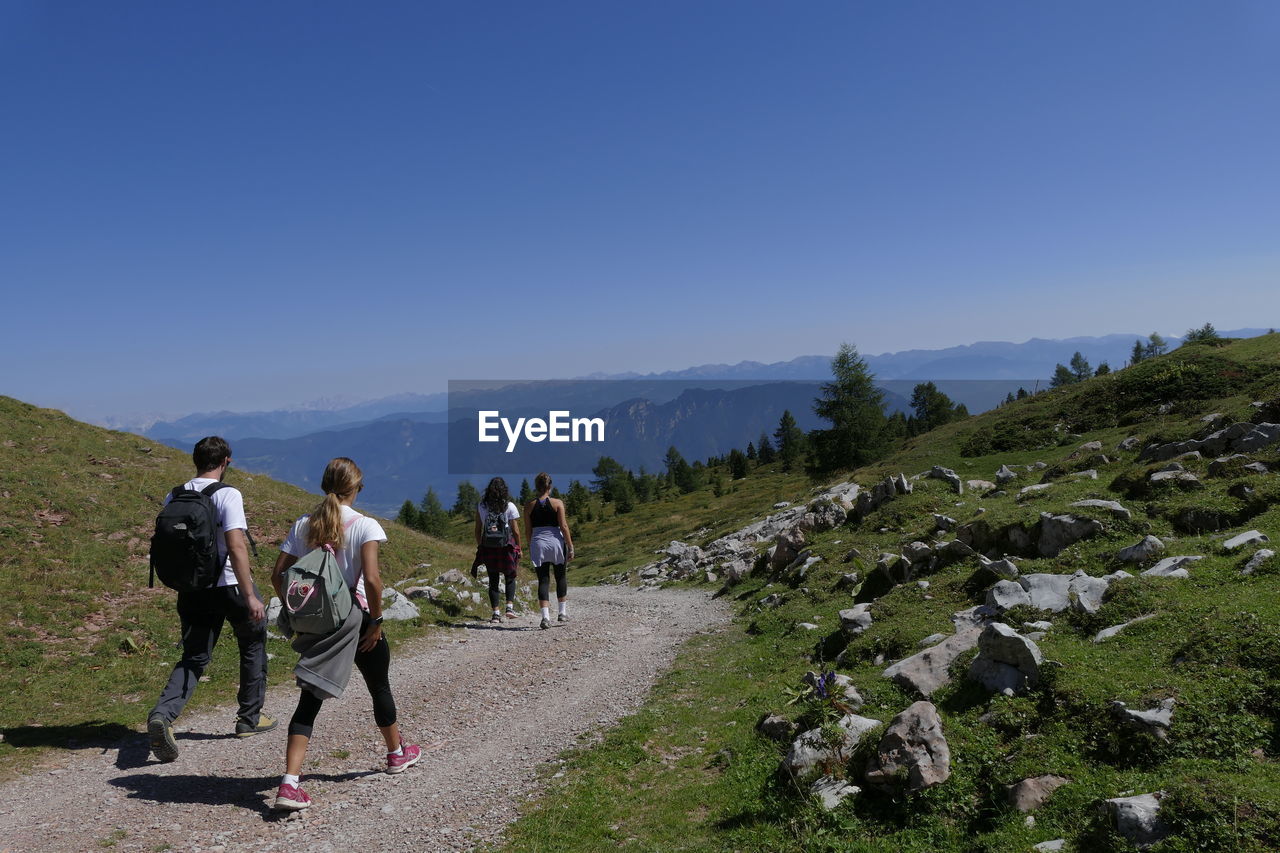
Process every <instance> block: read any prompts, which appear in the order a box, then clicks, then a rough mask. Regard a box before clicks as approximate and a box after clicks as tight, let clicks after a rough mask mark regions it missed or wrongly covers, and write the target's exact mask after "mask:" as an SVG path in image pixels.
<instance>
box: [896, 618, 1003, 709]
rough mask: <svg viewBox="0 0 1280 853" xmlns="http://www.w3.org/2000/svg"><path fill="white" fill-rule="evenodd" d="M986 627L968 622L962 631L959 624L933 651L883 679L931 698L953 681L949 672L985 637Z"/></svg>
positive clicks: (900, 664) (920, 654)
mask: <svg viewBox="0 0 1280 853" xmlns="http://www.w3.org/2000/svg"><path fill="white" fill-rule="evenodd" d="M986 612H988V613H989V612H991V611H989V610H988V611H986ZM984 624H985V622H981V623H978V624H974V623H970V622H965V623H964V624H963V627H962V625H961V624H960V623H959V622H958V623H957V625H956V633H954V634H952V635H951V636H950V637H947V638H946V639H945V640H943V641H942V642H941V643H938V645H936V646H934V647H933V648H929V649H925V650H924V651H922V652H917V653H916V654H914V655H911V656H910V657H906V658H903V659H902V660H900V661H898V662H897V663H894V664H893V665H891V666H890V667H889V668H888V669H886V670H885V671H884V673H883V674H884V677H885V678H888V679H891V680H892V681H893V682H894V683H895V684H897V685H898V686H899V687H901V688H903V689H904V690H909V691H913V692H915V693H918V694H919V695H921V696H925V697H928V696H930V695H932V694H933V691H935V690H937V689H938V688H939V687H942V686H943V685H944V684H947V683H948V682H949V681H950V675H949V673H948V670H949V669H950V668H951V665H952V664H953V663H955V662H956V659H957V658H959V657H960V656H961V655H962V654H964V653H965V652H967V651H969V650H970V649H972V648H973V647H974V646H976V645H977V644H978V636H979V635H980V634H981V633H982V627H983V625H984Z"/></svg>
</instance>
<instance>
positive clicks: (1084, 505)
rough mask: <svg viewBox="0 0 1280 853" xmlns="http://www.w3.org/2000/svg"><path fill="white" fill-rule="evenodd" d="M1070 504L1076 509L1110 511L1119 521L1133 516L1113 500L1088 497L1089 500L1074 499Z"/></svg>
mask: <svg viewBox="0 0 1280 853" xmlns="http://www.w3.org/2000/svg"><path fill="white" fill-rule="evenodd" d="M1071 506H1073V507H1075V508H1077V509H1105V510H1106V511H1107V512H1109V513H1111V515H1112V516H1114V517H1115V518H1118V519H1120V520H1121V521H1128V520H1130V519H1131V518H1133V513H1131V512H1130V511H1129V510H1127V509H1125V508H1124V507H1122V506H1121V505H1120V504H1118V503H1116V502H1115V501H1103V500H1096V499H1089V500H1083V501H1076V502H1075V503H1073V504H1072V505H1071Z"/></svg>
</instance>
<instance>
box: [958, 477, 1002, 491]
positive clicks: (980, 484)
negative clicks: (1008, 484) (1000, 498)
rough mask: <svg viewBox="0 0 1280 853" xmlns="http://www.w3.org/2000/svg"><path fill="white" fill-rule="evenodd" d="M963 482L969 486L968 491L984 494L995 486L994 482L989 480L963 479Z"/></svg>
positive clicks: (994, 488)
mask: <svg viewBox="0 0 1280 853" xmlns="http://www.w3.org/2000/svg"><path fill="white" fill-rule="evenodd" d="M964 484H965V485H966V486H968V487H969V491H971V492H977V493H979V494H986V493H987V492H992V491H995V490H996V488H997V486H996V484H995V483H993V482H991V481H990V480H965V483H964Z"/></svg>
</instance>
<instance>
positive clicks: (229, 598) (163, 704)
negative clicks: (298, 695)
mask: <svg viewBox="0 0 1280 853" xmlns="http://www.w3.org/2000/svg"><path fill="white" fill-rule="evenodd" d="M257 592H258V590H257V587H256V586H255V587H254V594H255V595H256V594H257ZM178 618H179V619H180V620H181V621H182V660H180V661H178V663H177V665H175V666H174V668H173V673H172V674H171V675H170V676H169V683H168V684H166V685H165V686H164V689H163V690H161V691H160V699H159V700H158V701H157V702H156V706H155V708H153V709H152V710H151V714H150V716H151V717H157V716H158V717H161V718H163V719H164V720H165V721H167V722H173V721H174V720H175V719H176V718H177V716H178V714H180V713H182V709H183V708H184V707H186V704H187V700H188V699H190V698H191V694H192V693H194V692H195V689H196V685H197V684H198V683H199V682H200V676H201V675H203V674H204V671H205V669H206V668H207V667H208V666H209V661H210V659H211V658H212V657H213V647H214V646H215V645H216V644H217V642H218V635H219V634H221V633H222V625H223V623H224V622H229V623H231V630H232V631H234V632H235V636H236V643H237V644H239V646H240V691H239V693H237V694H236V699H237V700H238V701H239V703H240V711H239V714H238V715H237V716H238V717H239V718H240V719H242V720H244V721H246V722H247V723H249V724H250V725H253V726H256V725H257V724H258V717H259V715H260V714H261V713H262V701H263V698H264V696H265V695H266V691H267V623H266V621H265V620H263V621H262V622H254V621H252V620H251V619H250V618H249V608H248V607H247V606H246V605H245V600H244V596H243V595H241V594H240V587H239V586H237V585H234V584H233V585H231V586H219V587H214V588H212V589H202V590H197V591H195V592H180V593H178Z"/></svg>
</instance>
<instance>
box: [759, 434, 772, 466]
mask: <svg viewBox="0 0 1280 853" xmlns="http://www.w3.org/2000/svg"><path fill="white" fill-rule="evenodd" d="M757 447H758V450H757V451H756V455H757V456H759V458H760V464H761V465H770V464H772V463H773V460H774V459H776V458H777V454H775V453H774V452H773V444H772V443H771V442H770V441H769V434H768V433H764V432H762V433H760V442H759V444H758V445H757Z"/></svg>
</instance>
